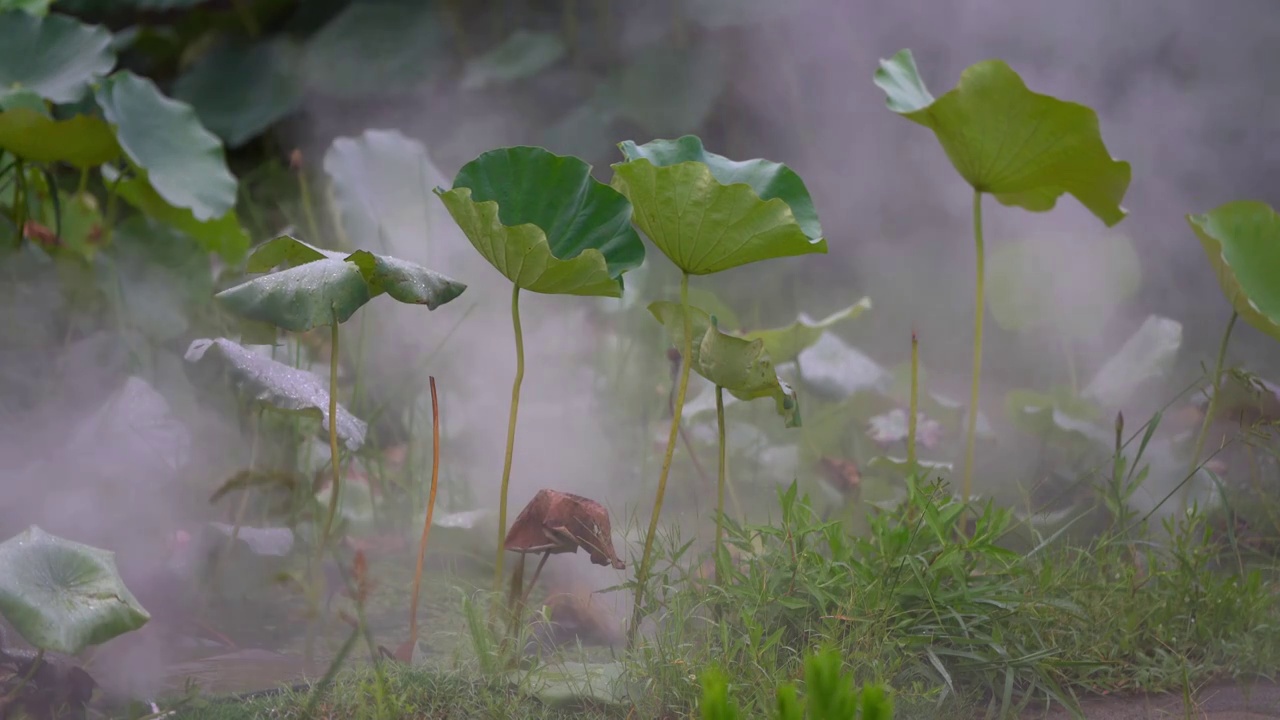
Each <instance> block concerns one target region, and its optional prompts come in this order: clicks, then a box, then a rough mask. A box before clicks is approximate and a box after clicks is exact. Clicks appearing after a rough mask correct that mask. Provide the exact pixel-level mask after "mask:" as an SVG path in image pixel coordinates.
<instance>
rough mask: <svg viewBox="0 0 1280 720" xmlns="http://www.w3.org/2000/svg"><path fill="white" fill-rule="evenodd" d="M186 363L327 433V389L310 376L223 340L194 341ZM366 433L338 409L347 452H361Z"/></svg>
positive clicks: (339, 432)
mask: <svg viewBox="0 0 1280 720" xmlns="http://www.w3.org/2000/svg"><path fill="white" fill-rule="evenodd" d="M185 359H186V361H187V362H188V363H192V364H193V366H195V367H196V368H198V369H200V370H203V371H206V372H210V373H213V374H225V377H226V378H227V379H228V380H229V381H230V382H231V384H232V386H233V387H234V388H235V390H236V392H238V393H240V394H241V395H242V396H245V397H247V398H248V399H249V400H250V401H252V402H254V403H260V404H263V405H268V406H270V407H272V408H275V409H277V410H280V411H283V412H295V413H302V414H307V415H312V416H314V417H319V418H320V419H321V422H322V425H323V427H324V428H325V429H326V431H327V429H328V427H329V388H328V385H327V383H326V382H325V381H324V380H322V379H321V378H320V377H318V376H316V375H315V374H313V373H309V372H307V371H305V370H299V369H298V368H295V367H292V366H290V365H286V364H284V363H282V362H278V361H276V360H273V359H271V358H270V357H269V356H267V355H264V354H262V353H258V352H254V351H252V350H249V349H247V348H245V347H243V346H241V345H239V344H238V343H235V342H232V341H231V340H227V339H226V338H217V339H212V340H210V339H208V338H202V339H200V340H195V341H193V342H192V343H191V346H190V347H188V348H187V353H186V357H185ZM367 429H368V426H367V425H365V423H364V421H363V420H361V419H359V418H357V417H355V416H354V415H352V414H351V413H349V412H347V410H346V408H344V407H343V406H342V405H341V404H339V405H338V437H339V438H340V439H341V440H342V442H343V445H345V446H346V448H347V449H348V450H352V451H355V450H358V449H360V446H361V445H363V444H364V439H365V433H366V431H367ZM344 494H345V493H344Z"/></svg>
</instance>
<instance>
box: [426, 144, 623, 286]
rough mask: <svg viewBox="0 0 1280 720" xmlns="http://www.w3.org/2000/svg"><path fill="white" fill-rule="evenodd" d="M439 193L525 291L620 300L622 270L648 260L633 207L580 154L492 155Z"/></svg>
mask: <svg viewBox="0 0 1280 720" xmlns="http://www.w3.org/2000/svg"><path fill="white" fill-rule="evenodd" d="M435 193H436V195H438V196H439V197H440V199H441V200H443V201H444V204H445V207H447V208H448V209H449V213H450V214H451V215H452V216H453V219H454V221H455V222H457V223H458V226H459V227H461V228H462V231H463V232H464V233H465V234H466V236H467V239H469V240H470V241H471V244H472V245H473V246H475V248H476V250H478V251H479V252H480V254H481V255H483V256H484V258H485V259H486V260H488V261H489V262H490V263H491V264H492V265H493V266H494V267H495V268H497V269H498V271H499V272H501V273H502V274H503V275H505V276H506V277H507V279H509V280H511V281H512V282H513V283H515V284H516V285H518V286H520V287H521V288H523V289H525V290H532V291H534V292H540V293H554V294H566V295H604V296H608V297H620V296H621V295H622V280H621V275H622V273H624V272H626V271H627V270H630V269H631V268H635V267H639V266H640V264H641V263H643V262H644V244H643V243H642V242H641V241H640V237H639V236H638V235H636V231H635V230H634V229H633V228H632V227H631V223H630V220H631V205H630V203H628V202H627V200H626V198H624V197H622V196H621V195H620V194H618V193H617V192H616V191H614V190H613V189H612V188H610V187H609V186H608V185H604V184H603V183H600V182H598V181H597V180H596V179H595V178H593V177H591V166H590V165H587V164H586V163H585V162H583V161H581V160H579V159H578V158H575V157H571V156H561V155H555V154H554V153H551V152H548V151H547V150H544V149H542V148H536V147H509V148H500V149H497V150H491V151H489V152H486V153H484V154H482V155H480V156H479V157H477V158H476V159H475V160H472V161H471V162H469V163H467V164H466V165H464V166H463V167H462V169H461V170H459V171H458V175H457V177H456V178H454V181H453V189H451V190H448V191H445V190H442V189H440V188H436V190H435Z"/></svg>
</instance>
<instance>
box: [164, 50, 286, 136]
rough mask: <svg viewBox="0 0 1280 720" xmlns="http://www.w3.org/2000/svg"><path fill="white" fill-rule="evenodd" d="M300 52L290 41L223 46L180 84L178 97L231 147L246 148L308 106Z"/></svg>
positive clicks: (200, 60)
mask: <svg viewBox="0 0 1280 720" xmlns="http://www.w3.org/2000/svg"><path fill="white" fill-rule="evenodd" d="M297 56H298V50H297V49H296V47H294V45H293V44H292V43H291V42H290V41H288V40H286V39H275V40H270V41H266V42H258V43H254V44H252V45H248V46H244V45H241V44H237V43H227V44H224V45H221V46H219V47H217V48H215V49H214V50H212V51H210V52H209V53H208V54H206V55H204V56H203V57H202V58H200V59H199V60H198V61H196V63H195V64H194V65H192V66H191V68H190V69H188V70H187V71H186V73H184V74H183V75H182V77H180V78H178V81H177V82H176V83H174V86H173V96H174V97H175V98H176V99H178V100H181V101H182V102H185V103H187V104H189V105H191V106H192V107H194V108H195V110H196V114H197V115H199V116H200V120H201V121H202V122H203V123H204V126H205V127H207V128H209V129H210V130H212V131H213V132H214V133H215V134H217V135H218V136H219V137H221V138H222V140H223V141H224V142H225V143H226V144H227V147H232V148H236V147H240V146H241V145H244V144H245V143H247V142H249V141H250V140H252V139H253V138H255V137H257V136H258V135H260V134H262V133H263V132H264V131H266V130H267V129H268V128H270V127H271V126H272V125H274V124H275V123H276V122H279V121H280V120H281V119H283V118H285V117H286V116H288V115H289V114H290V113H292V112H293V111H294V110H296V109H297V108H298V106H299V105H300V104H301V103H302V96H303V85H302V83H301V82H299V81H298V77H297V72H296V65H297Z"/></svg>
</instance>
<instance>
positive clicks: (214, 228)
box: [102, 165, 249, 263]
mask: <svg viewBox="0 0 1280 720" xmlns="http://www.w3.org/2000/svg"><path fill="white" fill-rule="evenodd" d="M102 176H103V179H105V180H106V181H107V183H109V184H114V187H115V188H116V193H117V194H118V195H119V196H120V198H121V199H123V200H124V201H125V202H127V203H129V204H130V205H132V206H134V207H135V208H137V209H139V210H141V211H142V212H143V213H146V214H147V215H148V216H150V217H151V218H153V219H155V220H159V221H160V222H163V223H165V224H167V225H172V226H173V227H175V228H177V229H179V230H181V231H183V232H185V233H186V234H188V235H190V236H191V237H193V238H195V239H196V240H198V241H199V242H200V245H201V246H202V247H204V248H205V250H207V251H209V252H216V253H218V255H220V256H222V259H223V260H226V261H227V262H229V263H238V262H240V261H241V260H242V259H244V255H245V253H246V252H248V250H249V235H248V234H247V233H245V231H244V228H242V227H240V220H239V218H238V217H237V216H236V212H235V210H229V211H227V212H226V213H225V214H223V215H222V216H221V217H217V218H213V219H212V220H199V219H197V218H196V216H195V214H194V213H192V212H191V210H189V209H187V208H182V207H176V206H174V205H171V204H169V202H168V201H167V200H165V199H164V198H163V197H161V196H160V193H159V192H157V191H156V189H155V188H154V187H152V186H151V183H149V182H147V178H146V175H145V173H143V174H141V175H132V176H130V177H127V178H125V179H122V180H121V179H120V172H119V171H118V170H116V169H115V168H113V167H111V166H110V165H103V166H102ZM117 181H118V182H117Z"/></svg>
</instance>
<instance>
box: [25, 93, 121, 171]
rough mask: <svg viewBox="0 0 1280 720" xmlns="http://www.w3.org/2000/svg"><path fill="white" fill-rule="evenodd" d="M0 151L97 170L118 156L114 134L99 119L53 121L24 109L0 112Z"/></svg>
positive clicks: (34, 159)
mask: <svg viewBox="0 0 1280 720" xmlns="http://www.w3.org/2000/svg"><path fill="white" fill-rule="evenodd" d="M0 149H4V150H8V151H9V152H11V153H13V154H14V155H17V156H18V157H20V158H22V159H24V160H32V161H35V162H40V163H56V162H65V163H69V164H71V165H74V166H76V167H78V168H81V169H85V168H91V167H97V166H99V165H101V164H103V163H107V162H111V161H112V160H114V159H116V158H117V157H119V156H120V146H119V145H118V144H117V143H116V137H115V133H113V132H112V131H111V127H110V126H108V125H107V124H106V123H105V122H103V121H102V120H101V119H100V118H95V117H90V116H88V115H76V116H75V117H72V118H70V119H68V120H54V119H53V118H50V117H49V116H47V115H44V114H42V113H39V112H36V111H34V110H30V109H27V108H17V109H15V110H8V111H6V112H3V113H0Z"/></svg>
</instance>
